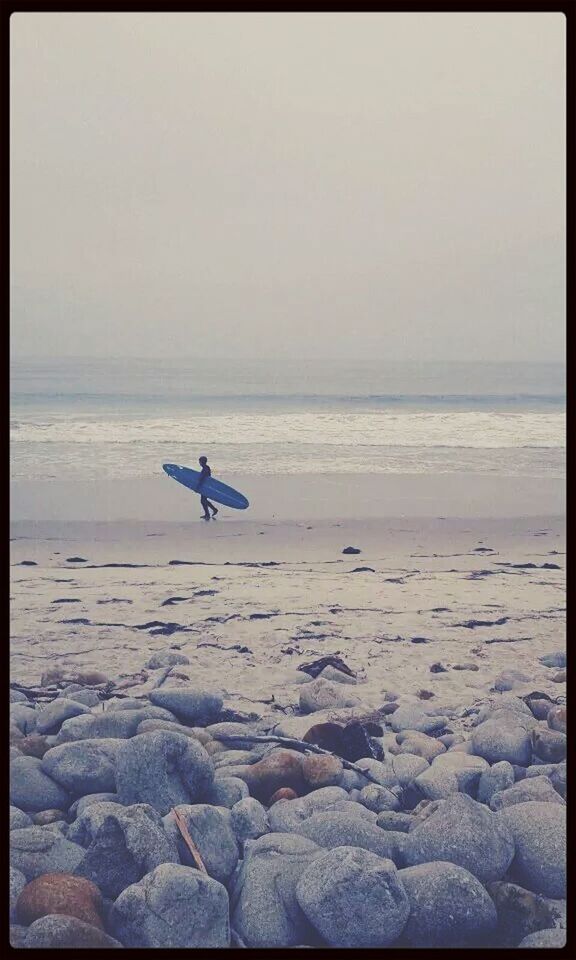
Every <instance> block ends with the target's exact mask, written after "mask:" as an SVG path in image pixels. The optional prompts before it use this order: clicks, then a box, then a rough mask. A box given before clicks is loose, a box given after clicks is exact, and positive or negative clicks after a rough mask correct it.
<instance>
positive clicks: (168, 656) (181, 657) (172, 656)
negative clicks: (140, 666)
mask: <svg viewBox="0 0 576 960" xmlns="http://www.w3.org/2000/svg"><path fill="white" fill-rule="evenodd" d="M189 663H190V660H189V659H188V657H187V656H185V654H183V653H172V652H171V651H170V650H162V651H160V652H159V653H153V654H152V656H151V657H150V659H149V660H147V661H146V663H145V664H144V666H145V667H148V669H149V670H159V669H160V668H161V667H176V666H179V665H183V666H184V665H186V664H189Z"/></svg>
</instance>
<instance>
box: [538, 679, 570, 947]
mask: <svg viewBox="0 0 576 960" xmlns="http://www.w3.org/2000/svg"><path fill="white" fill-rule="evenodd" d="M552 682H553V683H566V671H565V670H560V671H559V672H558V673H555V674H554V676H553V677H552ZM534 936H537V935H536V934H534Z"/></svg>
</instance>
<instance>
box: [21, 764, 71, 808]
mask: <svg viewBox="0 0 576 960" xmlns="http://www.w3.org/2000/svg"><path fill="white" fill-rule="evenodd" d="M10 803H11V804H13V805H14V806H15V807H19V808H20V809H21V810H25V811H38V810H50V809H55V808H58V809H60V808H63V809H65V810H67V809H68V806H69V804H70V797H69V794H68V792H67V791H66V790H64V789H63V788H62V787H61V786H60V784H58V783H56V782H55V780H53V779H52V777H50V776H48V774H47V773H45V772H44V770H43V769H42V761H41V760H38V759H37V758H36V757H16V759H15V760H12V762H11V763H10Z"/></svg>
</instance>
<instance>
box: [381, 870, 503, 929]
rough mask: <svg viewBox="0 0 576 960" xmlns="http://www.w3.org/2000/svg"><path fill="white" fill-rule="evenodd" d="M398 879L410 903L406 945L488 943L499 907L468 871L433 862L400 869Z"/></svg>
mask: <svg viewBox="0 0 576 960" xmlns="http://www.w3.org/2000/svg"><path fill="white" fill-rule="evenodd" d="M398 878H399V880H400V882H401V883H402V884H403V886H404V889H405V890H406V894H407V897H408V901H409V903H410V916H409V918H408V922H407V924H406V927H405V929H404V933H403V935H402V941H403V943H404V942H405V943H406V944H409V945H410V946H414V947H466V946H479V945H480V944H482V943H485V942H487V941H488V939H489V937H490V935H491V933H492V932H493V930H494V928H495V926H496V922H497V914H496V908H495V906H494V904H493V902H492V900H491V898H490V897H489V895H488V894H487V893H486V890H485V889H484V887H483V886H482V884H481V883H480V881H479V880H478V879H477V878H476V877H475V876H473V874H471V873H470V871H469V870H466V869H464V867H459V866H457V865H456V864H454V863H447V862H444V861H434V862H431V863H422V864H419V865H418V866H414V867H407V868H406V869H404V870H400V871H399V874H398Z"/></svg>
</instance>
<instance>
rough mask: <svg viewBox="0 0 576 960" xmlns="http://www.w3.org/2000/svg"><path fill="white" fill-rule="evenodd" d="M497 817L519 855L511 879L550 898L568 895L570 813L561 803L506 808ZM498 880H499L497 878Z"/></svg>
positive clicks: (521, 804) (518, 805)
mask: <svg viewBox="0 0 576 960" xmlns="http://www.w3.org/2000/svg"><path fill="white" fill-rule="evenodd" d="M494 816H496V817H498V818H499V819H501V820H502V822H503V823H505V824H506V826H507V827H508V829H509V830H510V832H511V834H512V836H513V838H514V843H515V847H516V853H515V856H514V860H513V862H512V866H511V868H510V878H511V879H513V880H516V881H517V882H518V883H519V884H520V885H521V886H522V887H526V889H527V890H532V891H534V893H541V894H544V896H547V897H564V896H565V895H566V810H565V808H564V807H563V806H561V805H560V804H557V803H541V802H540V801H534V800H533V801H530V802H528V803H517V804H515V805H514V806H510V807H504V808H503V809H502V810H500V811H499V812H498V813H497V814H495V815H494ZM494 879H497V878H494Z"/></svg>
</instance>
